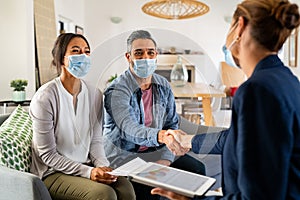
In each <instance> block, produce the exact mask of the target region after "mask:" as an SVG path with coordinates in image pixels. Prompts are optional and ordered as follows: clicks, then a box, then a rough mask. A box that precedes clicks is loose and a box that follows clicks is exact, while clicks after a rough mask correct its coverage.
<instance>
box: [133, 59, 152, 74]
mask: <svg viewBox="0 0 300 200" xmlns="http://www.w3.org/2000/svg"><path fill="white" fill-rule="evenodd" d="M156 66H157V65H156V59H138V60H133V71H134V73H135V74H136V75H137V76H138V77H140V78H147V77H149V76H151V75H152V74H153V73H154V71H155V70H156Z"/></svg>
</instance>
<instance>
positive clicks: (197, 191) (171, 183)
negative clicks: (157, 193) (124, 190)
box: [129, 162, 216, 197]
mask: <svg viewBox="0 0 300 200" xmlns="http://www.w3.org/2000/svg"><path fill="white" fill-rule="evenodd" d="M129 178H131V179H132V181H135V182H138V183H141V184H145V185H149V186H152V187H160V188H163V189H166V190H170V191H173V192H175V193H178V194H182V195H184V196H187V197H194V196H202V195H204V194H205V193H206V192H207V190H208V189H209V188H210V187H211V186H212V185H213V184H214V183H215V182H216V179H214V178H211V177H207V176H202V175H199V174H195V173H191V172H187V171H184V170H180V169H176V168H173V167H168V166H165V165H160V164H157V163H152V162H147V163H146V164H145V165H144V166H143V167H142V168H139V169H137V170H135V171H134V172H131V173H130V174H129Z"/></svg>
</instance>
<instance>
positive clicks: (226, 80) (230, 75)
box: [220, 62, 247, 109]
mask: <svg viewBox="0 0 300 200" xmlns="http://www.w3.org/2000/svg"><path fill="white" fill-rule="evenodd" d="M220 68H221V69H220V72H221V81H222V84H223V85H225V92H226V101H227V102H228V107H227V108H228V109H231V104H232V98H233V95H234V93H235V91H236V89H237V88H238V87H239V86H240V85H241V84H242V83H243V82H244V81H245V80H246V79H247V78H246V75H245V73H244V72H243V71H242V70H241V69H239V68H236V67H231V66H229V65H228V64H227V63H226V62H221V65H220Z"/></svg>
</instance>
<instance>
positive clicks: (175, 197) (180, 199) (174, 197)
mask: <svg viewBox="0 0 300 200" xmlns="http://www.w3.org/2000/svg"><path fill="white" fill-rule="evenodd" d="M151 194H158V195H160V196H163V197H167V198H169V199H171V200H189V198H187V197H185V196H182V195H180V194H176V193H174V192H171V191H168V190H164V189H161V188H154V189H152V190H151Z"/></svg>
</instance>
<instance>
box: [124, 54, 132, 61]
mask: <svg viewBox="0 0 300 200" xmlns="http://www.w3.org/2000/svg"><path fill="white" fill-rule="evenodd" d="M125 57H126V59H127V61H128V62H129V63H130V62H131V60H132V59H131V56H130V53H128V52H126V53H125Z"/></svg>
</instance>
